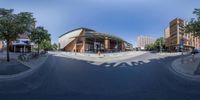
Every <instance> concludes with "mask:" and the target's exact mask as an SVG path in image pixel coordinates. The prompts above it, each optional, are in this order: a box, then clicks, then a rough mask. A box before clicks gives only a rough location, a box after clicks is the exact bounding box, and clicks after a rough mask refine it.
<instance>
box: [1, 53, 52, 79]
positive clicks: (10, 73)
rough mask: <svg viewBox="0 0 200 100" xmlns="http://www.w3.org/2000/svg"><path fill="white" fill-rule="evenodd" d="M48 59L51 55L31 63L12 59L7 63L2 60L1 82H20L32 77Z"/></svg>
mask: <svg viewBox="0 0 200 100" xmlns="http://www.w3.org/2000/svg"><path fill="white" fill-rule="evenodd" d="M48 57H49V54H46V55H43V56H40V57H39V58H37V59H31V60H29V61H21V60H19V59H11V60H10V62H7V61H6V60H5V59H0V66H1V67H0V82H2V81H9V80H18V79H21V78H24V77H26V76H29V75H31V74H32V73H34V72H35V71H36V70H37V69H38V68H40V66H42V64H44V63H45V61H46V60H47V58H48Z"/></svg>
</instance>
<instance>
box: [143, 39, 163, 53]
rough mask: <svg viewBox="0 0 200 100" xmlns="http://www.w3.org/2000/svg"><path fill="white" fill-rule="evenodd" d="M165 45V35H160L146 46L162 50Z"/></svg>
mask: <svg viewBox="0 0 200 100" xmlns="http://www.w3.org/2000/svg"><path fill="white" fill-rule="evenodd" d="M163 47H164V38H163V37H160V38H158V39H157V40H156V41H155V42H154V43H152V44H149V45H146V46H145V48H146V49H147V50H160V51H161V50H162V48H163Z"/></svg>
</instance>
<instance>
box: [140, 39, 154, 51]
mask: <svg viewBox="0 0 200 100" xmlns="http://www.w3.org/2000/svg"><path fill="white" fill-rule="evenodd" d="M155 41H156V39H155V38H153V37H149V36H138V37H137V44H138V47H139V48H140V49H141V50H144V49H145V46H146V45H149V44H153V43H154V42H155Z"/></svg>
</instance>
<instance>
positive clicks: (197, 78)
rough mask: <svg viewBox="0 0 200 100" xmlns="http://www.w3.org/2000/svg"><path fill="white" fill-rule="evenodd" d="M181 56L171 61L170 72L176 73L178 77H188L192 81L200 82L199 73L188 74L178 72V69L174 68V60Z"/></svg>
mask: <svg viewBox="0 0 200 100" xmlns="http://www.w3.org/2000/svg"><path fill="white" fill-rule="evenodd" d="M180 59H181V58H177V59H175V60H174V61H172V63H171V66H170V70H172V72H173V73H174V74H176V75H178V76H179V77H182V78H185V79H189V80H192V81H198V82H200V75H199V76H194V75H190V74H185V73H183V72H180V71H178V70H176V69H175V68H174V67H175V63H176V61H178V60H180Z"/></svg>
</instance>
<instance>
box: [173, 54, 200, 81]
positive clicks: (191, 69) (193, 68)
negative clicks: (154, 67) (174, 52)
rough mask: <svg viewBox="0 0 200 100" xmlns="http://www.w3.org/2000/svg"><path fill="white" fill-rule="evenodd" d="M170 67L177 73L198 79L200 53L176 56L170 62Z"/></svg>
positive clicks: (199, 76)
mask: <svg viewBox="0 0 200 100" xmlns="http://www.w3.org/2000/svg"><path fill="white" fill-rule="evenodd" d="M172 69H173V70H174V71H175V72H176V73H178V74H179V75H183V76H186V77H187V78H190V79H195V80H199V81H200V54H196V55H195V56H194V59H193V57H192V55H189V56H186V57H184V58H183V60H182V59H181V58H178V59H176V60H174V61H173V62H172Z"/></svg>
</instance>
